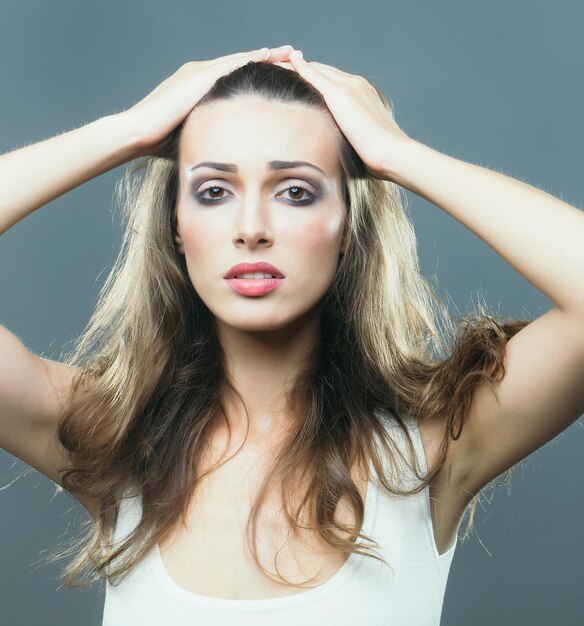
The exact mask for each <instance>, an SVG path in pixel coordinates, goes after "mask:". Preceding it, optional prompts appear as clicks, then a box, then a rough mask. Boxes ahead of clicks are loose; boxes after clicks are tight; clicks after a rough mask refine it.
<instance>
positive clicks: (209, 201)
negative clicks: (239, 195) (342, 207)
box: [194, 185, 320, 205]
mask: <svg viewBox="0 0 584 626" xmlns="http://www.w3.org/2000/svg"><path fill="white" fill-rule="evenodd" d="M210 189H222V190H223V191H227V189H225V188H224V187H221V186H220V185H211V186H210V187H207V188H206V189H203V190H202V191H200V192H199V193H196V192H195V194H194V196H195V200H197V202H200V203H201V204H217V203H218V202H221V201H222V200H224V199H225V198H217V199H215V200H212V199H211V198H203V194H204V193H205V192H207V191H209V190H210ZM290 189H301V190H302V191H304V192H305V193H309V194H310V198H308V199H306V200H290V204H300V205H307V204H312V203H313V202H315V201H316V200H317V199H318V198H319V197H320V194H319V193H314V192H312V191H310V190H309V189H307V188H306V187H303V186H302V185H289V186H288V187H286V188H285V189H283V190H282V191H281V192H280V193H283V192H286V191H288V190H290Z"/></svg>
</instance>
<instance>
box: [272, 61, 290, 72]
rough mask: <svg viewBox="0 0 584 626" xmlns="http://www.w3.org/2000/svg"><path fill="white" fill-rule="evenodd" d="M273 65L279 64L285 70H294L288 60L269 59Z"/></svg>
mask: <svg viewBox="0 0 584 626" xmlns="http://www.w3.org/2000/svg"><path fill="white" fill-rule="evenodd" d="M270 62H271V63H272V64H273V65H279V66H280V67H285V68H286V69H287V70H294V66H293V65H292V63H290V62H289V61H273V62H272V61H270Z"/></svg>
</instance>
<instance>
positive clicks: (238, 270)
mask: <svg viewBox="0 0 584 626" xmlns="http://www.w3.org/2000/svg"><path fill="white" fill-rule="evenodd" d="M252 272H264V273H265V274H272V276H275V277H276V278H277V279H281V278H284V274H282V272H281V271H280V270H279V269H278V268H277V267H274V266H273V265H271V264H270V263H265V262H263V261H259V262H257V263H238V264H237V265H234V266H233V267H231V268H230V269H229V270H228V271H227V274H225V276H223V278H235V277H236V276H238V275H239V274H249V273H252ZM237 280H245V279H237ZM248 280H253V279H248ZM257 280H262V279H257ZM263 280H274V279H273V278H272V279H269V278H266V279H263Z"/></svg>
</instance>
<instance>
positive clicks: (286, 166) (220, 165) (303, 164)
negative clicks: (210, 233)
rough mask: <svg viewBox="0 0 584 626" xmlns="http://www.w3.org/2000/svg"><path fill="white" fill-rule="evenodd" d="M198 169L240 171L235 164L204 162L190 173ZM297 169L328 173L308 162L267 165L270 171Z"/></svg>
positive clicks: (272, 163) (285, 162)
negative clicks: (309, 168)
mask: <svg viewBox="0 0 584 626" xmlns="http://www.w3.org/2000/svg"><path fill="white" fill-rule="evenodd" d="M198 167H210V168H211V169H214V170H221V171H222V172H232V173H237V171H238V167H237V165H235V163H219V162H217V161H203V162H201V163H198V164H197V165H194V166H193V167H191V168H190V170H189V171H191V172H192V171H193V170H195V169H197V168H198ZM296 167H312V168H313V169H315V170H318V171H319V172H321V174H324V175H325V176H326V172H325V171H324V170H322V169H321V168H320V167H317V166H316V165H314V164H313V163H309V162H308V161H268V163H267V165H266V168H267V169H269V170H289V169H294V168H296Z"/></svg>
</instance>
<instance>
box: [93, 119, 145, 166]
mask: <svg viewBox="0 0 584 626" xmlns="http://www.w3.org/2000/svg"><path fill="white" fill-rule="evenodd" d="M124 113H125V112H122V113H114V114H112V115H106V116H104V117H102V118H100V119H99V120H98V122H99V123H100V124H101V125H102V126H103V131H104V132H105V133H108V134H109V135H110V136H112V137H115V138H116V148H117V150H116V152H117V155H116V156H117V157H118V159H119V161H120V163H119V164H120V165H121V164H123V163H126V162H128V161H132V160H133V159H137V158H138V157H140V156H143V150H142V141H141V138H140V136H139V134H138V132H137V131H136V129H135V127H134V125H133V124H132V120H131V119H130V118H129V117H128V116H126V115H125V114H124Z"/></svg>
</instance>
